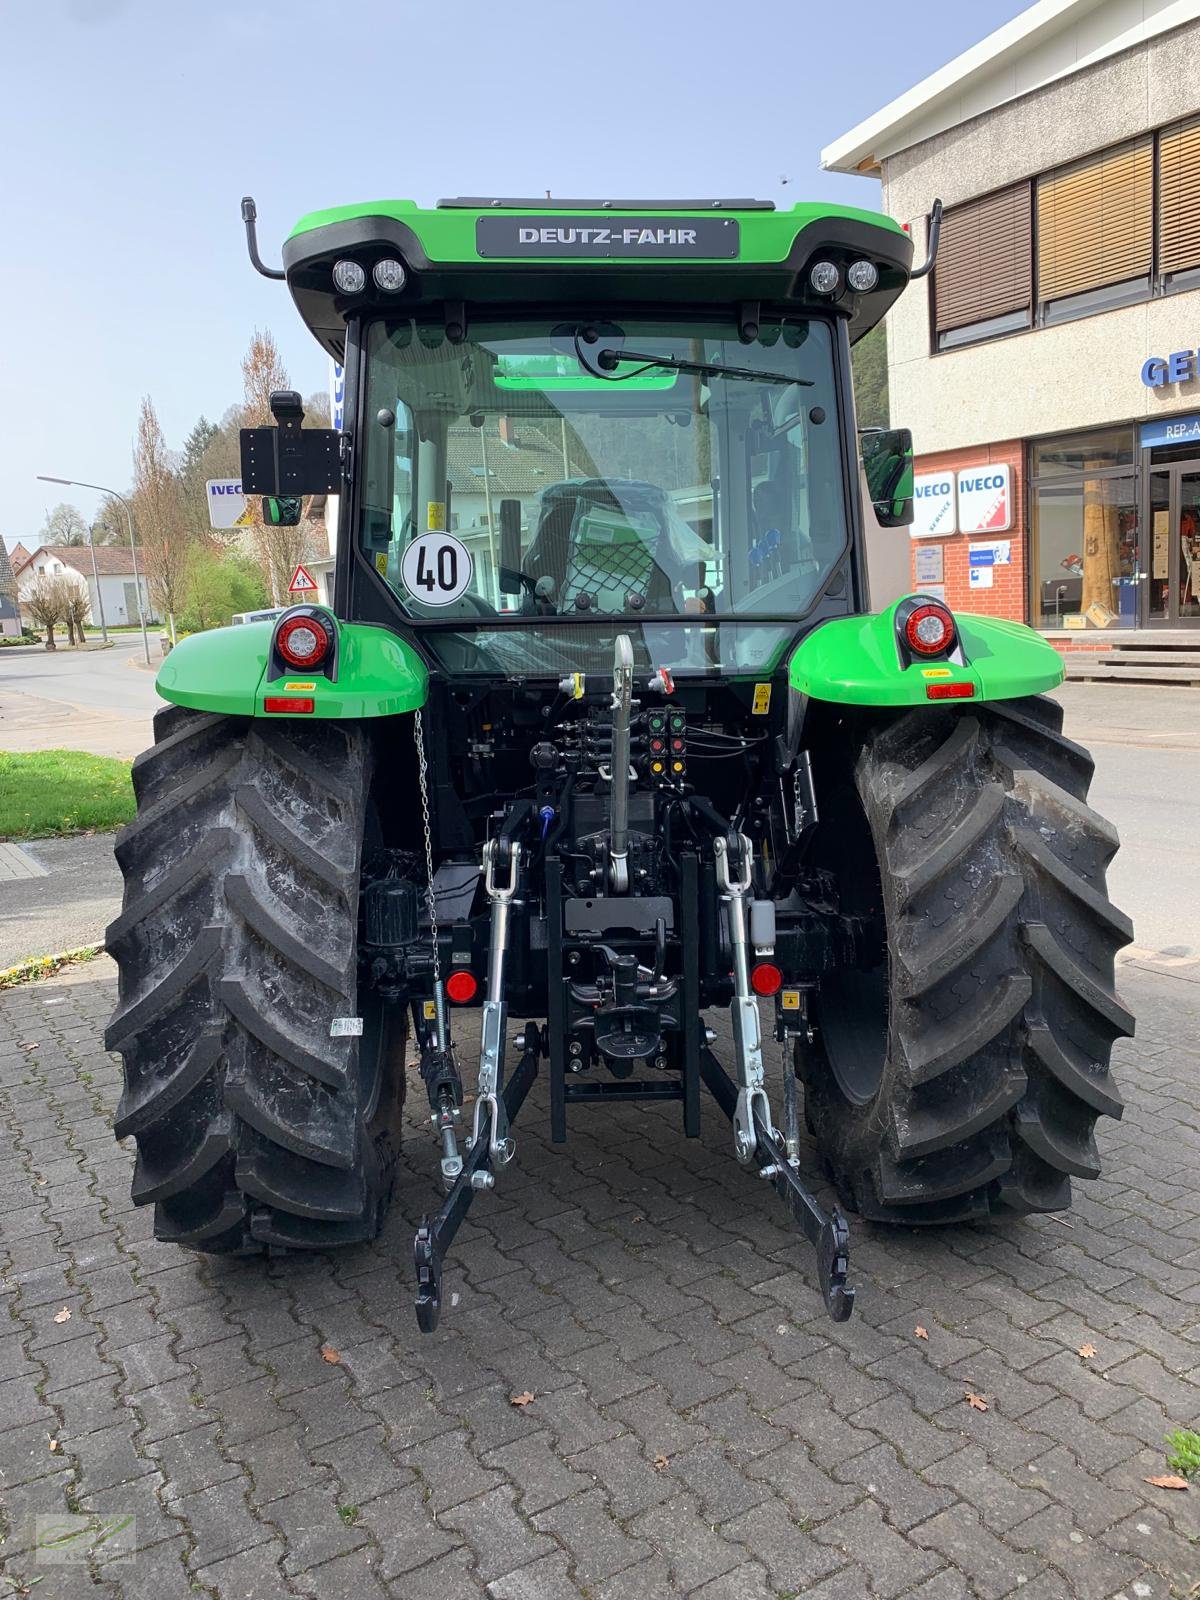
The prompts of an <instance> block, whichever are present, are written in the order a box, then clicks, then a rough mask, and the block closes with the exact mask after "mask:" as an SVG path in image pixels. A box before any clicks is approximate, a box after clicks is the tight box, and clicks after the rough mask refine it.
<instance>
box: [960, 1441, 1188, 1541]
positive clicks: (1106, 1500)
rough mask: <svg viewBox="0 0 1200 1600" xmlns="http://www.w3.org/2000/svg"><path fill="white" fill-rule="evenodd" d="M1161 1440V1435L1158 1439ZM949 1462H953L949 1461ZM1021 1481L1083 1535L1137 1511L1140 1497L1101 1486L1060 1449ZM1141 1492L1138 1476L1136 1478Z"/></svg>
mask: <svg viewBox="0 0 1200 1600" xmlns="http://www.w3.org/2000/svg"><path fill="white" fill-rule="evenodd" d="M1160 1438H1161V1435H1160ZM951 1459H953V1458H951ZM1021 1476H1022V1479H1023V1481H1024V1482H1026V1483H1027V1484H1028V1485H1029V1487H1030V1488H1033V1489H1038V1490H1040V1491H1041V1492H1042V1493H1043V1494H1044V1495H1048V1496H1049V1497H1050V1498H1051V1500H1053V1502H1054V1504H1055V1505H1057V1506H1060V1507H1061V1508H1062V1509H1063V1510H1064V1511H1066V1512H1068V1513H1069V1514H1070V1516H1071V1517H1072V1518H1073V1519H1074V1521H1075V1522H1076V1523H1077V1524H1078V1526H1079V1527H1080V1528H1082V1529H1083V1531H1084V1532H1085V1533H1100V1532H1102V1531H1103V1530H1104V1529H1105V1528H1108V1527H1111V1526H1112V1524H1113V1523H1114V1522H1117V1521H1119V1520H1120V1519H1121V1518H1122V1517H1126V1516H1129V1515H1130V1514H1131V1513H1133V1512H1135V1511H1136V1510H1137V1509H1138V1506H1139V1504H1140V1500H1141V1496H1140V1495H1139V1494H1135V1493H1132V1492H1131V1491H1130V1490H1129V1489H1127V1488H1124V1487H1120V1488H1119V1487H1117V1486H1115V1485H1113V1484H1109V1483H1107V1482H1105V1480H1104V1479H1103V1478H1099V1477H1097V1476H1096V1475H1095V1474H1094V1473H1092V1472H1090V1471H1089V1470H1088V1468H1087V1465H1086V1464H1085V1463H1083V1462H1081V1461H1078V1460H1077V1459H1076V1458H1075V1456H1073V1455H1072V1454H1071V1452H1070V1451H1069V1450H1067V1449H1066V1448H1065V1447H1064V1446H1062V1445H1059V1446H1056V1447H1055V1449H1053V1450H1049V1451H1047V1452H1046V1454H1045V1455H1044V1456H1038V1457H1037V1459H1036V1460H1033V1461H1031V1462H1030V1463H1029V1467H1028V1469H1027V1471H1026V1472H1025V1473H1023V1474H1022V1475H1021ZM1137 1483H1138V1487H1139V1488H1141V1487H1142V1484H1141V1476H1140V1475H1139V1476H1138V1477H1137Z"/></svg>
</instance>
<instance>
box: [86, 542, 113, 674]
mask: <svg viewBox="0 0 1200 1600" xmlns="http://www.w3.org/2000/svg"><path fill="white" fill-rule="evenodd" d="M88 549H89V550H90V551H91V552H92V580H93V582H94V583H95V585H96V607H97V610H98V611H99V612H100V637H101V638H102V639H103V640H104V642H105V644H107V643H108V623H107V622H105V620H104V595H103V594H102V593H101V590H100V569H99V567H98V566H97V565H96V530H95V529H94V528H93V527H92V525H91V523H90V522H89V523H88Z"/></svg>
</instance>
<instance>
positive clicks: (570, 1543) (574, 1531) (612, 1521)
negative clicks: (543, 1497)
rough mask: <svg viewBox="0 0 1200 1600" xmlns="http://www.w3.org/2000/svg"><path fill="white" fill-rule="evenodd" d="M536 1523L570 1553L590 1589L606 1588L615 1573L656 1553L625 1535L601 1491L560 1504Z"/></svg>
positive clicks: (643, 1543)
mask: <svg viewBox="0 0 1200 1600" xmlns="http://www.w3.org/2000/svg"><path fill="white" fill-rule="evenodd" d="M532 1520H533V1524H534V1527H536V1528H537V1529H538V1530H539V1532H541V1533H549V1534H552V1535H553V1536H554V1538H555V1539H557V1540H558V1542H559V1543H560V1544H561V1545H563V1546H564V1547H565V1548H566V1549H567V1550H568V1551H569V1552H570V1555H571V1561H572V1565H573V1568H574V1572H575V1575H576V1577H577V1578H578V1579H579V1581H580V1582H581V1583H582V1584H583V1585H584V1586H585V1587H587V1588H597V1587H603V1586H604V1585H605V1584H606V1583H607V1581H608V1579H609V1578H611V1577H612V1575H613V1573H614V1572H620V1571H621V1570H622V1568H624V1567H631V1566H633V1565H634V1563H635V1562H639V1561H645V1560H647V1559H648V1558H649V1557H650V1556H652V1555H653V1554H654V1553H655V1552H654V1547H653V1545H651V1544H648V1543H647V1542H646V1541H645V1540H644V1539H635V1538H631V1537H630V1536H629V1534H628V1533H626V1532H625V1530H624V1528H622V1526H621V1524H620V1523H619V1522H618V1521H617V1520H616V1518H615V1517H614V1516H613V1515H612V1512H611V1511H610V1509H609V1507H608V1504H607V1502H606V1498H605V1495H604V1493H603V1491H602V1490H600V1489H589V1490H587V1492H586V1493H584V1494H578V1495H575V1496H573V1497H572V1498H571V1499H570V1500H563V1501H560V1502H559V1504H558V1505H555V1506H551V1507H549V1508H548V1509H547V1510H545V1511H541V1512H538V1513H537V1515H535V1516H534V1517H533V1519H532Z"/></svg>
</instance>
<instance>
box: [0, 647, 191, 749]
mask: <svg viewBox="0 0 1200 1600" xmlns="http://www.w3.org/2000/svg"><path fill="white" fill-rule="evenodd" d="M112 639H113V645H112V648H111V649H110V650H88V651H78V650H54V651H50V650H43V649H42V648H41V647H40V646H37V647H34V648H32V649H30V650H21V649H16V650H12V649H9V650H0V749H4V750H16V751H22V750H53V749H57V750H90V751H92V752H93V753H94V754H95V755H102V756H123V757H125V758H127V759H132V758H133V757H134V756H136V755H138V754H139V753H140V752H141V751H142V750H144V749H145V748H146V746H147V745H148V744H150V743H151V740H152V737H153V736H152V732H151V719H152V717H153V716H154V713H155V711H156V710H157V709H158V707H159V706H160V705H162V704H163V702H162V701H161V700H160V699H159V697H158V695H157V694H156V693H155V689H154V676H153V674H152V673H150V672H147V671H146V670H145V668H144V667H139V666H138V665H137V663H138V662H140V661H142V659H143V656H142V640H141V635H140V634H114V635H112ZM150 650H151V658H152V660H153V661H154V662H155V664H156V665H157V662H158V660H159V659H160V658H159V657H158V655H157V651H158V635H157V633H155V634H152V635H151V639H150Z"/></svg>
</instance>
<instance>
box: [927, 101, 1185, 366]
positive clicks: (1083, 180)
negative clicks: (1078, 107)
mask: <svg viewBox="0 0 1200 1600" xmlns="http://www.w3.org/2000/svg"><path fill="white" fill-rule="evenodd" d="M1197 288H1200V116H1191V117H1188V118H1185V119H1184V120H1183V121H1182V122H1177V123H1172V124H1171V126H1169V127H1166V128H1162V129H1160V130H1159V131H1158V132H1157V133H1153V134H1146V135H1144V136H1142V137H1141V138H1138V139H1133V140H1129V141H1127V142H1126V143H1124V144H1119V145H1114V146H1112V147H1111V148H1110V149H1107V150H1101V151H1098V152H1097V153H1096V154H1095V155H1091V156H1086V157H1084V158H1083V159H1082V160H1080V161H1073V162H1071V163H1070V164H1069V165H1068V166H1064V167H1057V168H1055V170H1054V171H1053V172H1047V173H1043V174H1042V175H1041V176H1040V177H1038V178H1036V179H1033V180H1028V181H1025V182H1022V183H1017V184H1012V185H1010V186H1009V187H1008V188H1007V189H999V190H997V191H996V192H995V193H994V194H990V195H984V196H982V197H981V198H980V199H978V200H971V201H968V202H966V203H965V204H964V205H958V206H954V207H952V208H951V209H950V210H948V211H947V212H946V214H945V216H944V218H943V221H942V239H941V245H940V248H939V251H938V260H937V266H936V268H935V271H934V277H933V292H932V308H933V313H932V315H933V348H934V349H935V350H938V351H941V350H954V349H957V348H958V347H960V346H962V345H967V344H977V343H980V342H981V341H983V340H986V339H995V338H999V337H1000V336H1001V335H1003V334H1008V333H1021V332H1023V331H1024V330H1025V329H1027V328H1032V327H1052V326H1054V325H1055V324H1057V323H1061V322H1068V321H1072V320H1074V319H1075V318H1076V317H1089V316H1094V315H1095V314H1096V313H1097V312H1101V311H1115V310H1117V309H1118V308H1119V307H1121V306H1128V305H1135V304H1137V303H1138V302H1139V301H1142V300H1147V299H1149V298H1151V297H1152V296H1157V295H1163V294H1174V293H1177V292H1179V291H1180V290H1184V289H1197Z"/></svg>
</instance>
